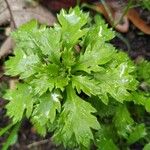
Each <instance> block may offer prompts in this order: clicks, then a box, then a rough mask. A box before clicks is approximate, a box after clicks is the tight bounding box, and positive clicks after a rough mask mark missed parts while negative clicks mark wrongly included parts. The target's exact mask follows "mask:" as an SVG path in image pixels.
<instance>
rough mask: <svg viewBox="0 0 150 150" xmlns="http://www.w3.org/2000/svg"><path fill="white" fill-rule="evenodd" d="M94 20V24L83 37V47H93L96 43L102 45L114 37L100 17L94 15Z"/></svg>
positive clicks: (113, 33)
mask: <svg viewBox="0 0 150 150" xmlns="http://www.w3.org/2000/svg"><path fill="white" fill-rule="evenodd" d="M94 20H95V24H94V25H92V27H91V28H90V29H89V31H88V33H87V35H86V37H85V41H84V46H87V45H89V44H90V45H92V46H94V45H95V43H96V42H97V41H99V43H101V44H102V43H104V42H106V41H109V40H111V39H113V38H114V37H115V32H114V31H112V30H111V29H109V28H108V25H107V24H106V23H105V21H104V20H103V19H102V18H101V17H100V16H98V15H96V16H95V17H94ZM93 37H94V38H93ZM105 44H106V43H105ZM107 54H109V53H107Z"/></svg>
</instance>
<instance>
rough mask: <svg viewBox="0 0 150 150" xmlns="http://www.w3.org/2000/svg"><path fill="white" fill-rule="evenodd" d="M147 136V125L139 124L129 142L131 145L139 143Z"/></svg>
mask: <svg viewBox="0 0 150 150" xmlns="http://www.w3.org/2000/svg"><path fill="white" fill-rule="evenodd" d="M146 135H147V133H146V129H145V125H144V124H139V125H137V126H136V127H135V128H134V131H133V132H131V134H130V135H129V138H128V140H127V142H128V143H129V144H133V143H135V142H136V141H138V140H139V139H141V138H143V137H145V136H146Z"/></svg>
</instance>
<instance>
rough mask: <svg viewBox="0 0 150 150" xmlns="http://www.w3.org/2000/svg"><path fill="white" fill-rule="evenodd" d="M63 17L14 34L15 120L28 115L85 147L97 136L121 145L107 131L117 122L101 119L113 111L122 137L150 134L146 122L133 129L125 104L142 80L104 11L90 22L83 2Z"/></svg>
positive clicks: (10, 95)
mask: <svg viewBox="0 0 150 150" xmlns="http://www.w3.org/2000/svg"><path fill="white" fill-rule="evenodd" d="M57 18H58V23H57V24H55V25H54V26H53V27H50V28H49V27H46V26H44V25H38V24H37V22H36V21H31V22H29V23H27V24H25V25H23V26H21V27H20V28H19V29H18V30H17V31H15V32H14V33H13V34H12V36H13V38H14V39H15V41H16V48H15V51H14V56H12V57H10V58H9V60H8V61H7V62H6V65H5V68H6V74H7V75H11V76H18V77H19V80H20V82H19V83H18V84H17V85H16V88H15V89H12V90H8V91H7V93H6V94H5V98H6V99H8V100H9V103H8V104H7V106H6V109H7V115H8V116H9V117H10V118H12V121H13V124H17V123H18V122H21V121H22V120H23V119H24V118H25V117H26V118H28V119H29V120H30V121H31V123H32V124H33V126H34V127H35V129H36V131H37V132H38V133H39V134H41V135H43V136H44V135H46V133H47V132H53V133H54V135H53V139H54V141H55V142H56V143H57V144H63V145H64V146H65V147H67V148H69V147H70V148H78V147H80V149H82V148H85V149H89V148H90V146H91V145H92V144H93V143H95V139H98V140H96V141H97V142H96V145H97V147H101V148H102V149H107V147H108V144H110V145H113V146H112V147H114V149H115V148H116V149H117V146H115V144H114V143H115V142H117V141H115V140H114V139H113V138H112V137H111V135H107V134H105V131H109V130H110V129H111V127H108V128H106V126H104V124H103V121H102V120H101V119H98V118H99V117H101V118H103V117H104V116H107V115H111V116H113V120H112V121H113V122H112V124H113V126H114V127H115V128H116V134H118V135H119V136H122V137H124V138H126V139H127V138H129V136H128V135H127V134H128V133H129V132H130V133H131V131H133V133H134V134H136V130H139V129H141V130H143V132H144V133H145V130H144V125H143V124H142V125H140V126H137V127H136V128H132V129H131V128H130V127H131V126H132V127H133V126H134V121H133V119H132V118H131V116H130V113H129V111H128V109H127V107H126V104H123V103H124V102H125V101H130V100H131V95H130V92H131V91H134V90H135V89H136V86H137V81H136V80H135V77H134V75H133V72H134V65H133V64H132V61H131V60H130V59H129V58H128V56H127V55H126V54H124V53H123V52H118V51H117V50H116V49H115V48H114V47H113V46H112V45H111V44H110V43H109V41H110V40H111V39H112V38H114V36H115V33H114V32H113V31H112V30H111V29H108V27H107V25H106V24H105V23H104V21H103V20H102V19H101V18H99V17H98V16H97V17H95V23H94V24H93V25H91V26H90V25H89V22H90V20H89V14H88V13H83V12H82V11H81V10H80V9H79V8H78V7H76V8H74V9H70V10H69V12H68V13H67V12H66V11H65V10H62V11H61V12H60V14H59V15H58V16H57ZM114 105H115V106H114ZM98 106H100V107H98ZM107 113H108V114H107ZM101 114H102V115H101ZM120 114H121V116H120ZM98 116H99V117H98ZM127 127H128V128H127ZM130 129H131V130H130ZM97 131H98V132H97ZM128 131H129V132H128ZM143 132H142V133H143ZM95 133H97V134H98V133H100V134H98V135H101V136H98V137H97V134H95ZM134 134H133V135H132V136H131V137H130V139H131V140H130V139H129V142H130V143H133V142H135V141H136V140H135V141H134V140H133V139H134V136H136V135H134ZM138 137H139V138H140V137H142V136H141V135H139V136H138ZM139 138H137V140H138V139H139ZM99 141H100V142H99ZM106 144H107V145H106Z"/></svg>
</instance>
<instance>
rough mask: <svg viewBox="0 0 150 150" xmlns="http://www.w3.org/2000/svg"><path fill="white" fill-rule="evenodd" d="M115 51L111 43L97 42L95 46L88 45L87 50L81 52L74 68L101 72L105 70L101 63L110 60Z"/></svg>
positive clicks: (88, 71)
mask: <svg viewBox="0 0 150 150" xmlns="http://www.w3.org/2000/svg"><path fill="white" fill-rule="evenodd" d="M114 52H115V49H114V47H113V46H111V45H109V44H101V43H99V42H97V43H96V44H95V45H94V46H93V47H91V45H88V47H87V48H86V50H85V52H84V53H83V54H82V53H81V54H80V57H79V60H78V62H77V64H76V65H75V67H74V68H73V69H74V70H76V71H77V70H80V71H85V72H87V73H91V71H94V72H99V71H101V70H103V68H101V67H100V66H99V65H103V64H106V63H107V62H109V61H110V60H111V59H112V56H113V55H114Z"/></svg>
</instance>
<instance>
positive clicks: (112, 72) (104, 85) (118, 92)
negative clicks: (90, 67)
mask: <svg viewBox="0 0 150 150" xmlns="http://www.w3.org/2000/svg"><path fill="white" fill-rule="evenodd" d="M132 70H133V66H130V65H128V62H122V63H120V64H118V66H110V68H109V67H108V68H107V70H104V71H103V72H101V73H96V74H95V78H96V79H97V80H98V81H99V82H100V84H99V87H100V89H101V90H100V92H101V93H100V95H99V97H100V98H101V100H102V101H103V102H104V103H105V104H107V103H108V98H107V97H108V93H109V94H110V95H111V96H112V97H113V98H115V99H116V100H117V101H119V102H121V103H122V102H123V101H124V100H129V97H130V96H131V95H130V93H129V90H130V91H133V90H135V89H136V86H137V81H136V80H135V78H134V76H132V75H131V74H130V72H132ZM112 87H113V88H112Z"/></svg>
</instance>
